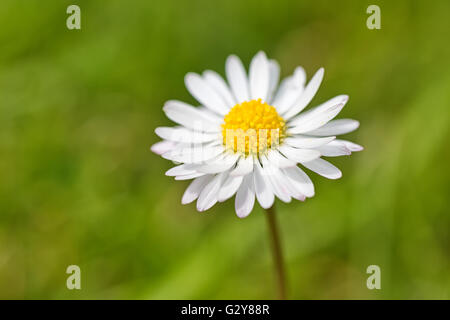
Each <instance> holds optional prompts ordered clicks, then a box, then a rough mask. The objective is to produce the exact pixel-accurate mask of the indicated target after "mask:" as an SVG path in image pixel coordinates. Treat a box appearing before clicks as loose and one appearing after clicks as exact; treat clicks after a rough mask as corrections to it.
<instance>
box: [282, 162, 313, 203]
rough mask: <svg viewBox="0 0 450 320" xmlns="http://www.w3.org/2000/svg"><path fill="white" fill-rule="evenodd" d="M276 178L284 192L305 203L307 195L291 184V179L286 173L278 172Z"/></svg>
mask: <svg viewBox="0 0 450 320" xmlns="http://www.w3.org/2000/svg"><path fill="white" fill-rule="evenodd" d="M275 178H276V179H277V180H278V183H279V185H281V186H282V188H283V190H284V191H285V192H286V193H288V194H289V196H291V197H292V198H294V199H297V200H300V201H305V199H306V197H305V195H304V194H303V193H302V192H301V191H300V189H299V188H297V186H296V185H294V184H292V183H291V180H290V179H289V177H287V176H286V174H285V173H284V171H282V170H279V169H278V170H276V174H275Z"/></svg>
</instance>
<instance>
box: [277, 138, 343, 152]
mask: <svg viewBox="0 0 450 320" xmlns="http://www.w3.org/2000/svg"><path fill="white" fill-rule="evenodd" d="M335 138H336V137H323V138H322V137H320V138H318V137H311V136H304V135H295V136H292V137H288V138H286V139H285V140H284V142H285V143H286V144H288V145H290V146H292V147H296V148H305V149H313V148H317V147H320V146H323V145H324V144H327V143H329V142H331V141H333V140H334V139H335Z"/></svg>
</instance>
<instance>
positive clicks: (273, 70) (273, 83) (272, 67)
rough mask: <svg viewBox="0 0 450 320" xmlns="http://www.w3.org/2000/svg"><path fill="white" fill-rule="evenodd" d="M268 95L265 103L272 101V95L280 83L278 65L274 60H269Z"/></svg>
mask: <svg viewBox="0 0 450 320" xmlns="http://www.w3.org/2000/svg"><path fill="white" fill-rule="evenodd" d="M269 75H270V76H269V94H268V96H267V101H269V102H270V101H272V97H273V94H274V93H275V89H276V88H277V85H278V81H280V65H279V64H278V62H276V61H275V60H269Z"/></svg>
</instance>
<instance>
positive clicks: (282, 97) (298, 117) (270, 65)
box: [151, 52, 363, 218]
mask: <svg viewBox="0 0 450 320" xmlns="http://www.w3.org/2000/svg"><path fill="white" fill-rule="evenodd" d="M225 72H226V80H227V81H225V80H224V79H223V78H222V77H221V76H220V75H219V74H218V73H216V72H214V71H210V70H207V71H205V72H203V74H202V75H199V74H196V73H188V74H187V75H186V77H185V84H186V87H187V89H188V91H189V92H190V93H191V95H192V96H193V97H194V98H195V99H196V100H197V101H198V102H199V105H200V106H198V107H194V106H191V105H189V104H187V103H184V102H181V101H176V100H171V101H167V102H166V104H165V105H164V108H163V110H164V112H165V113H166V115H167V117H168V118H169V119H170V120H172V121H173V122H175V123H177V124H178V126H176V127H159V128H157V129H156V130H155V132H156V134H157V135H158V136H159V137H161V138H162V139H163V140H162V141H161V142H158V143H156V144H154V145H153V146H152V147H151V150H152V151H153V152H155V153H157V154H160V155H161V156H162V157H163V158H165V159H168V160H171V161H173V162H175V163H177V165H176V166H175V167H173V168H171V169H170V170H168V171H167V172H166V175H168V176H173V177H175V179H176V180H191V179H193V181H192V182H191V184H190V185H189V186H188V188H187V189H186V191H185V193H184V195H183V197H182V203H183V204H187V203H191V202H193V201H195V200H197V210H198V211H205V210H208V209H210V208H211V207H212V206H213V205H214V204H216V203H217V202H223V201H225V200H227V199H230V198H231V197H233V196H234V195H236V197H235V210H236V214H237V216H238V217H240V218H244V217H246V216H248V215H249V214H250V212H251V211H252V209H253V207H254V203H255V199H256V200H257V201H258V202H259V204H260V205H261V207H262V208H264V209H268V208H270V207H271V206H272V205H273V203H274V200H275V197H277V198H279V199H280V200H281V201H283V202H290V201H291V199H296V200H301V201H304V200H305V199H306V198H310V197H312V196H314V185H313V183H312V181H311V179H310V178H309V177H308V175H307V174H306V173H305V171H304V170H303V169H302V168H303V167H304V168H306V169H308V170H311V171H313V172H315V173H317V174H319V175H321V176H323V177H325V178H328V179H338V178H340V177H341V176H342V173H341V171H340V170H339V169H338V168H337V167H335V166H334V165H332V164H331V163H330V162H328V161H326V160H324V159H323V158H322V157H337V156H344V155H350V154H351V153H352V152H354V151H360V150H362V149H363V148H362V147H361V146H359V145H357V144H355V143H353V142H350V141H346V140H340V139H337V138H336V136H338V135H341V134H345V133H349V132H351V131H354V130H355V129H357V128H358V126H359V122H358V121H356V120H351V119H339V120H333V118H334V117H336V115H337V114H338V113H339V112H340V111H341V110H342V108H343V107H344V106H345V104H346V102H347V101H348V96H347V95H338V96H336V97H334V98H332V99H330V100H328V101H326V102H324V103H322V104H320V105H318V106H316V107H314V108H311V109H309V110H307V111H305V112H302V111H303V110H304V109H305V108H306V107H307V106H308V104H309V103H310V101H311V100H312V98H313V97H314V95H315V94H316V92H317V90H318V89H319V86H320V83H321V82H322V78H323V74H324V69H323V68H321V69H319V70H318V71H317V72H316V73H315V74H314V76H313V77H312V79H311V80H310V81H309V82H308V83H307V84H306V73H305V71H304V70H303V68H302V67H297V68H296V69H295V71H294V73H293V74H292V75H291V76H288V77H287V78H285V79H284V80H283V81H281V83H280V84H278V82H279V75H280V68H279V65H278V63H277V62H276V61H274V60H270V59H268V58H267V57H266V54H265V53H264V52H259V53H257V54H256V55H255V56H254V57H253V59H252V61H251V63H250V67H249V72H248V74H247V72H246V70H245V68H244V66H243V64H242V62H241V60H240V59H239V58H238V57H237V56H235V55H231V56H229V57H228V59H227V61H226V64H225ZM299 165H300V166H301V167H302V168H301V167H300V166H299Z"/></svg>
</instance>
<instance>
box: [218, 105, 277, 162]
mask: <svg viewBox="0 0 450 320" xmlns="http://www.w3.org/2000/svg"><path fill="white" fill-rule="evenodd" d="M285 124H286V122H285V121H284V119H283V118H282V117H281V116H280V115H279V114H278V112H277V111H276V109H275V108H274V107H273V106H271V105H268V104H267V103H265V102H262V101H261V99H258V100H251V101H246V102H242V103H240V104H237V105H235V106H234V107H233V108H231V110H230V112H228V114H227V115H226V116H225V118H224V123H223V124H222V137H223V144H224V145H225V147H226V149H227V150H230V151H233V152H240V153H244V154H245V155H251V154H253V155H256V154H261V153H263V154H264V153H266V152H267V151H268V150H270V149H272V148H274V147H276V146H278V145H279V144H280V143H281V142H282V140H283V139H284V137H285V131H286V129H285Z"/></svg>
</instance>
